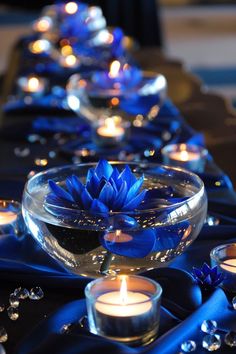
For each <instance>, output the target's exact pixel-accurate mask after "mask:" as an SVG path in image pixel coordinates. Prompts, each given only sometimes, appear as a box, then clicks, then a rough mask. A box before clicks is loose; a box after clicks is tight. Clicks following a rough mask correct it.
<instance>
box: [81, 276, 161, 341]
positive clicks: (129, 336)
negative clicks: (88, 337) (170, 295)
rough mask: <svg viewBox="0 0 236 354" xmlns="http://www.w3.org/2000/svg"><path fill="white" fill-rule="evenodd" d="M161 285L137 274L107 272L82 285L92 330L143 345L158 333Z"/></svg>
mask: <svg viewBox="0 0 236 354" xmlns="http://www.w3.org/2000/svg"><path fill="white" fill-rule="evenodd" d="M161 294H162V288H161V286H160V285H159V284H158V283H156V282H155V281H153V280H150V279H148V278H145V277H140V276H126V275H121V276H114V277H112V276H109V277H105V278H100V279H96V280H94V281H92V282H91V283H89V284H88V285H87V286H86V288H85V295H86V303H87V312H88V322H89V329H90V331H91V332H92V333H94V334H97V335H100V336H102V337H106V338H109V339H112V340H116V341H119V342H122V343H124V344H127V345H130V346H138V345H146V344H149V343H150V342H152V341H153V340H154V339H155V338H156V336H157V333H158V328H159V323H160V303H161Z"/></svg>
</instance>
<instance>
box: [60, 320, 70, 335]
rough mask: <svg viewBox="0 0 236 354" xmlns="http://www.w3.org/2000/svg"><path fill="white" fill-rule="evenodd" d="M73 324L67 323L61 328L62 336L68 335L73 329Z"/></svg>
mask: <svg viewBox="0 0 236 354" xmlns="http://www.w3.org/2000/svg"><path fill="white" fill-rule="evenodd" d="M72 326H73V324H72V323H66V324H64V325H63V326H62V327H61V334H68V333H70V331H71V329H72Z"/></svg>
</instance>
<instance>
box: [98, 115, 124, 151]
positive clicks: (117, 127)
mask: <svg viewBox="0 0 236 354" xmlns="http://www.w3.org/2000/svg"><path fill="white" fill-rule="evenodd" d="M129 127H130V123H129V122H124V121H123V119H122V118H121V117H119V116H113V117H107V118H105V119H101V120H99V121H98V122H97V123H96V124H95V129H94V132H95V134H94V138H95V141H96V143H97V144H98V145H103V146H115V145H119V144H121V143H124V141H125V139H126V138H127V134H128V130H129Z"/></svg>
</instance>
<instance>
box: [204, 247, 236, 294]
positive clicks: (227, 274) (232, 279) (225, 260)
mask: <svg viewBox="0 0 236 354" xmlns="http://www.w3.org/2000/svg"><path fill="white" fill-rule="evenodd" d="M210 256H211V264H212V266H217V268H218V271H219V272H221V273H223V275H224V277H223V281H222V284H221V285H222V287H223V288H225V289H226V290H228V291H229V292H233V293H236V243H230V244H225V245H220V246H218V247H215V248H214V249H213V250H212V251H211V253H210Z"/></svg>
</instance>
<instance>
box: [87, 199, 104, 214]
mask: <svg viewBox="0 0 236 354" xmlns="http://www.w3.org/2000/svg"><path fill="white" fill-rule="evenodd" d="M90 211H92V212H99V213H100V212H101V213H107V212H108V211H109V209H108V208H107V206H106V205H105V204H103V203H102V202H101V201H99V200H98V199H94V200H93V202H92V205H91V208H90Z"/></svg>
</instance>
